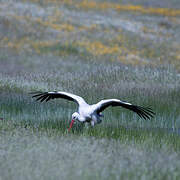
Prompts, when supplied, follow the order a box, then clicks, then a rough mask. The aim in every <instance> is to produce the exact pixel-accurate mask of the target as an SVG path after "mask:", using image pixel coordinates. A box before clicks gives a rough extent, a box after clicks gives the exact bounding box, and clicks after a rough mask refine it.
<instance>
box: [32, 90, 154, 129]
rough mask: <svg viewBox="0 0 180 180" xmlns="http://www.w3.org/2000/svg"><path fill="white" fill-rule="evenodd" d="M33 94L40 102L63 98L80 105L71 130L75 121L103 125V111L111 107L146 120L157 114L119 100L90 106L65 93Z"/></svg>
mask: <svg viewBox="0 0 180 180" xmlns="http://www.w3.org/2000/svg"><path fill="white" fill-rule="evenodd" d="M32 94H33V96H32V97H33V98H36V100H37V101H40V102H43V101H46V102H47V101H49V100H50V99H55V98H63V99H67V100H69V101H74V102H76V103H77V104H78V111H77V112H74V113H73V114H72V121H71V124H70V128H69V130H70V129H71V128H72V126H73V123H74V122H75V121H79V122H82V123H85V122H88V123H90V124H91V126H94V125H95V124H99V123H101V121H102V120H101V119H100V118H101V117H103V115H102V111H104V110H105V109H106V108H107V107H110V106H122V107H124V108H126V109H129V110H131V111H134V112H135V113H137V114H138V115H139V116H140V117H141V118H144V119H150V118H152V117H153V116H154V115H155V113H154V112H153V111H152V109H151V108H144V107H141V106H136V105H133V104H130V103H127V102H124V101H121V100H119V99H106V100H101V101H99V102H98V103H97V104H92V105H89V104H87V103H86V101H85V100H84V99H83V98H82V97H80V96H77V95H74V94H71V93H67V92H63V91H52V92H34V93H32Z"/></svg>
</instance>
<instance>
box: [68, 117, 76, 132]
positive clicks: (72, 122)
mask: <svg viewBox="0 0 180 180" xmlns="http://www.w3.org/2000/svg"><path fill="white" fill-rule="evenodd" d="M74 122H75V120H74V119H72V121H71V124H70V126H69V129H68V131H70V130H71V128H72V126H73V124H74Z"/></svg>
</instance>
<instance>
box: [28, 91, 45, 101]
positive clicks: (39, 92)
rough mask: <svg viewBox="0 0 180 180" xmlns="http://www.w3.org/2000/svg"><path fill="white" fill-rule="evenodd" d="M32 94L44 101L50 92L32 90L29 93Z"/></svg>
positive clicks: (37, 99) (38, 99)
mask: <svg viewBox="0 0 180 180" xmlns="http://www.w3.org/2000/svg"><path fill="white" fill-rule="evenodd" d="M29 94H31V95H33V96H32V98H36V101H40V102H43V101H44V100H45V99H46V98H47V97H48V96H47V94H48V92H42V91H36V92H31V93H29Z"/></svg>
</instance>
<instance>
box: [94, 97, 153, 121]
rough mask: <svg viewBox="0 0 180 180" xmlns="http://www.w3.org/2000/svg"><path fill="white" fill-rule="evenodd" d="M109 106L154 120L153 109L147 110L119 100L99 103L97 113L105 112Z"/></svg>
mask: <svg viewBox="0 0 180 180" xmlns="http://www.w3.org/2000/svg"><path fill="white" fill-rule="evenodd" d="M109 106H121V107H124V108H126V109H129V110H131V111H134V112H135V113H137V114H138V115H139V116H140V117H141V118H144V119H150V118H152V117H153V116H154V115H155V113H154V112H153V111H152V109H151V108H145V107H141V106H136V105H132V104H130V103H127V102H124V101H120V100H119V99H107V100H101V101H100V102H99V103H97V109H96V112H97V113H98V114H99V113H100V112H102V111H104V110H105V109H106V108H107V107H109Z"/></svg>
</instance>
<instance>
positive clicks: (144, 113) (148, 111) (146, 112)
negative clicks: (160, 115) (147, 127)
mask: <svg viewBox="0 0 180 180" xmlns="http://www.w3.org/2000/svg"><path fill="white" fill-rule="evenodd" d="M136 109H137V111H138V112H137V114H138V115H139V116H140V117H141V118H143V119H145V120H147V119H151V118H153V117H154V116H155V115H156V113H155V112H154V111H153V110H152V108H150V107H141V106H136Z"/></svg>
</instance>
